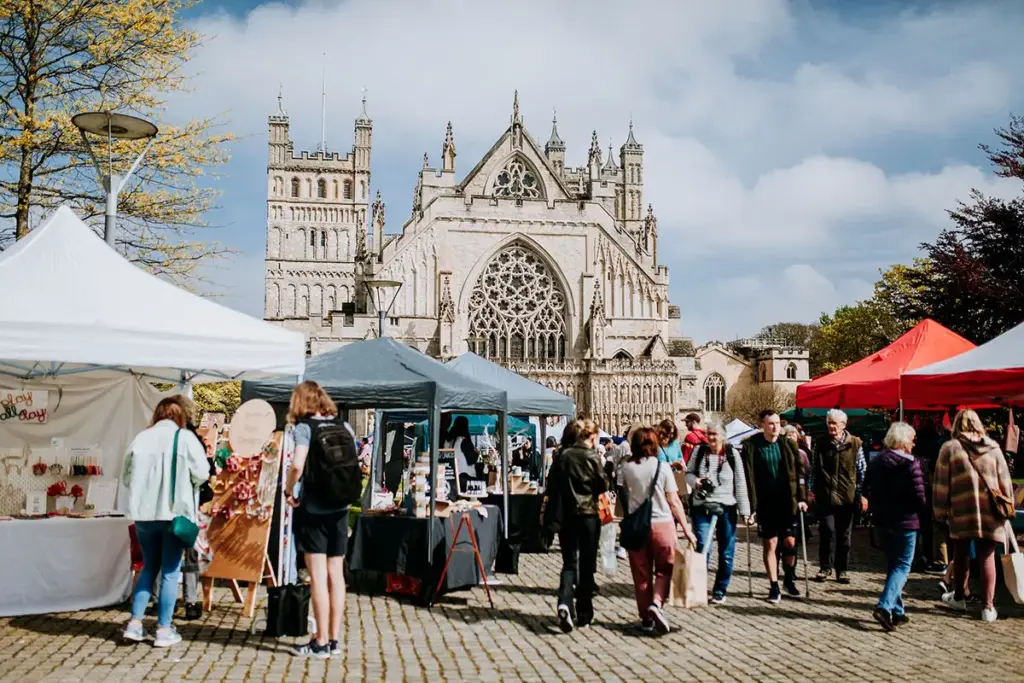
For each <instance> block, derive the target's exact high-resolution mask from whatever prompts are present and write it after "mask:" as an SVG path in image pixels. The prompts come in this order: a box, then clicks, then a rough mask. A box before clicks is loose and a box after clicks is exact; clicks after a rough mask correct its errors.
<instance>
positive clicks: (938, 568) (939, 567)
mask: <svg viewBox="0 0 1024 683" xmlns="http://www.w3.org/2000/svg"><path fill="white" fill-rule="evenodd" d="M924 573H925V574H932V575H935V576H942V575H944V574H945V573H946V565H944V564H941V563H939V562H932V563H931V564H930V565H928V567H926V568H925V570H924Z"/></svg>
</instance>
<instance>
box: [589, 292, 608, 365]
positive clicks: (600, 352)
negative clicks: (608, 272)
mask: <svg viewBox="0 0 1024 683" xmlns="http://www.w3.org/2000/svg"><path fill="white" fill-rule="evenodd" d="M606 327H608V319H607V318H605V317H604V301H603V300H602V299H601V290H600V288H597V287H595V288H594V299H593V301H591V302H590V319H589V320H588V321H587V333H588V342H589V346H590V356H591V358H603V357H604V335H605V328H606Z"/></svg>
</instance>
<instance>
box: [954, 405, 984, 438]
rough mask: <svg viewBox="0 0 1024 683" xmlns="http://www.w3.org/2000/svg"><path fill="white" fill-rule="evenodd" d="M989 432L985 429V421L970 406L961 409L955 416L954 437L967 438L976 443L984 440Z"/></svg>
mask: <svg viewBox="0 0 1024 683" xmlns="http://www.w3.org/2000/svg"><path fill="white" fill-rule="evenodd" d="M986 436H988V433H987V432H986V431H985V423H983V422H982V421H981V418H980V417H978V414H977V413H976V412H974V411H973V410H971V409H970V408H968V409H966V410H961V411H960V412H959V413H957V414H956V417H955V418H953V438H954V439H966V440H967V441H973V442H975V443H977V442H979V441H982V440H983V439H984V438H985V437H986Z"/></svg>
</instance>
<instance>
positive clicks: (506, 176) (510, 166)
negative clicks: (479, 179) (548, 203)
mask: <svg viewBox="0 0 1024 683" xmlns="http://www.w3.org/2000/svg"><path fill="white" fill-rule="evenodd" d="M491 196H493V197H504V198H512V199H524V198H525V199H537V198H539V197H541V196H542V195H541V185H540V182H539V181H538V180H537V174H536V173H534V171H533V170H532V169H531V168H530V167H529V166H527V165H526V162H525V161H523V160H522V159H519V158H515V159H512V160H511V161H509V162H508V163H507V164H505V167H504V168H503V169H501V170H500V171H498V175H497V176H495V178H494V184H493V186H492V187H491Z"/></svg>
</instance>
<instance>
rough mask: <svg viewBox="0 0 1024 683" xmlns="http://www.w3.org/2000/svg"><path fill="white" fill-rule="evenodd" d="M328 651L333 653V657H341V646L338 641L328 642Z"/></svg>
mask: <svg viewBox="0 0 1024 683" xmlns="http://www.w3.org/2000/svg"><path fill="white" fill-rule="evenodd" d="M327 650H328V651H329V652H330V653H331V656H332V657H333V656H334V655H340V654H341V646H340V645H338V641H336V640H328V641H327Z"/></svg>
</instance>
